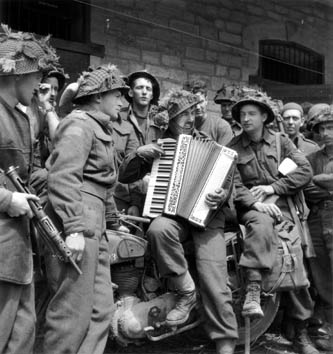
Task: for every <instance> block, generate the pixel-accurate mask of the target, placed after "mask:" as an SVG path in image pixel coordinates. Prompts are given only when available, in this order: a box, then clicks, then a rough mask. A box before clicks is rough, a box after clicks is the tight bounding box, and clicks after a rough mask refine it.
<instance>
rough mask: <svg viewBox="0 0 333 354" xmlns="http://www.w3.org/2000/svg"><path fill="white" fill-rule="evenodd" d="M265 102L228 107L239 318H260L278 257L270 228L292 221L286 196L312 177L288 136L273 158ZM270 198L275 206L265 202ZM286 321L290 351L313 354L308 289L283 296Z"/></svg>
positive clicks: (248, 99) (254, 99)
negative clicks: (241, 278)
mask: <svg viewBox="0 0 333 354" xmlns="http://www.w3.org/2000/svg"><path fill="white" fill-rule="evenodd" d="M269 102H270V101H269V99H268V97H267V96H266V95H265V94H263V93H260V92H255V91H254V92H253V93H252V94H251V95H248V96H245V97H244V98H242V99H241V100H240V101H238V102H237V103H236V104H235V105H234V106H233V107H232V116H233V118H234V119H235V120H237V121H238V122H240V123H241V125H242V127H243V133H242V134H241V135H239V136H237V137H235V138H234V139H233V140H232V141H231V143H230V144H229V146H230V148H232V149H234V150H236V151H237V152H238V162H237V169H238V172H239V173H236V174H235V187H236V198H235V206H236V210H237V214H238V219H239V222H240V223H241V224H243V225H245V228H246V235H245V238H244V251H243V254H242V256H241V259H240V262H239V264H240V265H241V266H242V267H244V268H245V272H246V277H247V282H248V283H247V287H246V298H245V302H244V305H243V311H242V313H243V315H244V316H249V317H257V316H258V317H260V316H263V312H262V309H261V307H260V291H261V284H262V273H263V271H264V270H268V269H272V266H273V262H274V260H275V255H276V253H277V246H278V239H277V235H276V232H275V230H274V225H275V224H276V223H280V222H281V221H283V219H285V220H288V221H289V222H293V218H292V216H291V213H290V210H289V206H288V203H287V199H286V197H287V196H288V195H295V194H296V193H297V192H298V191H300V190H301V189H302V188H303V187H304V186H305V185H306V184H307V183H309V181H310V179H311V177H312V173H311V166H310V164H309V162H308V161H307V159H306V158H305V156H304V155H303V154H302V153H301V152H299V151H298V150H297V149H296V148H295V146H294V145H293V144H292V142H291V141H290V140H289V139H288V137H287V136H286V135H284V134H282V135H281V137H280V138H281V139H280V141H281V156H280V157H278V156H277V153H278V151H277V143H276V136H275V133H274V132H273V131H271V130H269V129H267V128H266V125H267V124H269V123H271V122H272V121H273V120H274V112H273V110H272V109H271V107H270V105H269ZM286 157H288V158H290V159H292V160H293V161H294V162H295V164H296V165H297V167H296V169H295V170H294V171H293V172H290V173H289V174H287V175H286V176H281V175H280V174H279V171H278V161H279V160H281V161H283V160H284V158H286ZM273 194H275V195H276V196H278V199H277V201H276V202H275V203H272V202H270V203H264V200H265V199H266V197H268V196H270V195H273ZM288 296H289V298H290V301H289V304H290V306H291V308H290V309H289V313H288V315H289V317H290V318H292V319H293V322H294V325H295V338H294V339H293V343H294V347H295V349H296V350H297V351H298V352H300V353H302V354H310V353H312V354H318V351H317V350H316V349H315V348H314V346H313V344H312V343H311V341H310V339H309V338H308V335H307V329H306V326H307V320H308V319H309V318H310V316H311V314H312V310H313V308H312V301H311V298H310V294H309V292H308V290H307V289H300V290H299V291H298V292H297V293H296V292H294V291H291V292H288Z"/></svg>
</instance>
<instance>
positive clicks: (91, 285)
mask: <svg viewBox="0 0 333 354" xmlns="http://www.w3.org/2000/svg"><path fill="white" fill-rule="evenodd" d="M122 77H123V76H122V74H121V73H120V72H119V70H118V69H117V68H116V67H115V66H113V65H103V66H101V67H99V68H97V69H94V70H90V71H89V72H84V73H83V74H82V76H81V77H80V78H79V80H78V82H77V85H76V90H72V95H73V96H72V102H73V103H74V104H75V105H76V109H74V110H73V112H72V113H70V114H69V115H68V116H66V117H65V118H64V119H63V120H62V121H61V122H60V124H59V126H58V129H57V133H56V137H55V139H54V149H53V151H52V153H51V156H50V158H49V159H48V164H47V168H48V171H49V174H48V180H47V183H48V204H47V210H48V211H49V213H50V215H51V216H53V218H54V219H55V220H57V221H58V223H59V225H60V227H61V229H62V231H63V235H64V237H65V242H66V244H67V246H68V248H69V249H70V250H71V252H72V253H73V258H74V259H75V260H76V261H77V262H78V263H79V266H80V268H81V270H82V273H83V274H82V275H78V274H77V273H75V272H74V271H73V269H72V267H69V266H68V265H67V264H66V263H64V262H60V261H58V262H52V266H53V268H52V269H51V270H52V272H50V273H49V277H54V279H52V281H53V283H55V284H56V287H55V294H54V295H53V297H52V299H51V301H50V303H49V305H48V308H47V311H46V319H45V335H44V343H43V345H44V353H45V354H52V353H54V354H58V353H71V354H76V353H82V354H83V353H94V354H99V353H100V354H102V353H104V348H105V345H106V340H107V337H108V330H109V322H110V308H111V306H112V304H113V293H112V285H111V278H110V256H109V252H108V242H107V238H106V234H105V229H106V223H108V222H109V221H111V220H109V216H110V213H111V211H112V210H113V205H112V204H113V200H112V194H111V193H112V187H113V185H114V184H115V182H116V179H117V173H116V165H115V158H116V156H115V148H114V143H113V139H112V123H111V121H113V120H116V119H117V118H118V114H119V112H120V109H121V107H122V95H123V93H124V92H126V91H127V89H128V87H127V86H126V85H125V82H124V81H123V78H122Z"/></svg>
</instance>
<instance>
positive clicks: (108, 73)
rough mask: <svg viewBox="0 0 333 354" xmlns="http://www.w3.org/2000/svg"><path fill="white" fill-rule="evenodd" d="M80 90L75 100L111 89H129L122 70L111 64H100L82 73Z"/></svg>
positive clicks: (79, 82)
mask: <svg viewBox="0 0 333 354" xmlns="http://www.w3.org/2000/svg"><path fill="white" fill-rule="evenodd" d="M78 84H79V87H78V91H77V94H76V95H75V97H74V99H73V102H75V100H76V99H78V98H80V97H84V96H90V95H94V94H97V93H102V92H106V91H111V90H116V89H119V90H128V88H129V87H128V86H127V85H126V83H125V81H124V76H123V74H122V73H121V72H120V70H119V69H118V68H117V67H116V66H115V65H111V64H107V65H102V66H99V67H98V68H96V69H93V68H89V71H85V72H83V73H82V75H81V76H80V78H79V79H78Z"/></svg>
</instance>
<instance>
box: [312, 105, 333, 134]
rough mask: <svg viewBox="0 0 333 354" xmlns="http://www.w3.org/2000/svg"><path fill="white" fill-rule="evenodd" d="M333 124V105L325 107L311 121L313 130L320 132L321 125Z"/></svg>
mask: <svg viewBox="0 0 333 354" xmlns="http://www.w3.org/2000/svg"><path fill="white" fill-rule="evenodd" d="M325 122H333V105H331V106H327V107H323V108H322V109H321V110H320V111H319V112H318V114H317V115H316V116H314V117H313V119H312V120H311V129H312V130H313V131H315V132H317V131H318V126H319V124H321V123H325Z"/></svg>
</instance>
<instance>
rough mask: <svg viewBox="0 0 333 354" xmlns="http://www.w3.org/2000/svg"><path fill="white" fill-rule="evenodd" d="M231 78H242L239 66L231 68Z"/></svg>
mask: <svg viewBox="0 0 333 354" xmlns="http://www.w3.org/2000/svg"><path fill="white" fill-rule="evenodd" d="M229 78H230V79H231V80H240V78H241V70H240V69H239V68H229Z"/></svg>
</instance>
